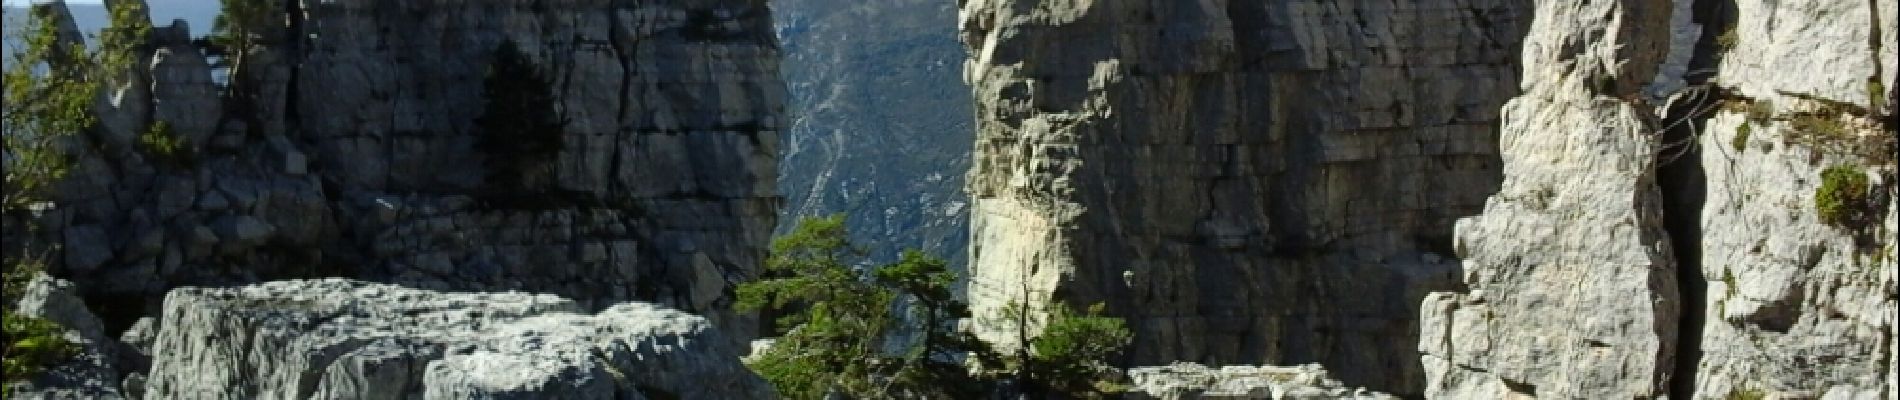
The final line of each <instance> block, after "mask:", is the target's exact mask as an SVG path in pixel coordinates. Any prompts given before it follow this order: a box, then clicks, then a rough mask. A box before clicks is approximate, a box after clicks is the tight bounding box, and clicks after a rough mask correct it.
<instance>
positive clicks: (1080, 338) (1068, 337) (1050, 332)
mask: <svg viewBox="0 0 1900 400" xmlns="http://www.w3.org/2000/svg"><path fill="white" fill-rule="evenodd" d="M1051 311H1052V312H1051V313H1050V315H1049V324H1048V325H1047V326H1044V327H1043V330H1042V334H1041V335H1037V336H1036V338H1035V339H1031V340H1030V341H1029V347H1030V348H1031V349H1034V350H1035V356H1034V357H1035V363H1034V365H1032V366H1031V367H1030V368H1031V371H1032V376H1034V377H1035V378H1037V379H1038V380H1039V381H1041V383H1043V384H1046V385H1048V386H1049V388H1051V389H1054V390H1056V391H1058V392H1061V393H1063V394H1066V395H1069V396H1075V397H1107V396H1109V395H1114V394H1117V393H1121V392H1123V391H1126V390H1127V389H1128V387H1127V386H1125V385H1123V384H1121V383H1120V379H1119V376H1118V375H1119V371H1117V370H1116V369H1115V368H1114V366H1112V365H1109V364H1108V362H1107V361H1106V360H1108V359H1109V358H1111V357H1113V356H1114V355H1115V353H1118V352H1120V351H1121V349H1122V348H1123V347H1127V346H1128V344H1129V343H1130V342H1132V341H1133V340H1134V335H1133V334H1131V333H1130V332H1129V331H1128V327H1127V326H1126V325H1125V324H1124V323H1123V322H1122V320H1121V319H1120V318H1109V317H1103V316H1102V305H1101V304H1095V305H1093V306H1090V307H1089V310H1088V314H1087V315H1077V314H1076V313H1075V311H1074V310H1071V309H1070V308H1069V307H1067V306H1064V305H1058V306H1056V307H1054V308H1053V310H1051Z"/></svg>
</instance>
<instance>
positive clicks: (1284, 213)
mask: <svg viewBox="0 0 1900 400" xmlns="http://www.w3.org/2000/svg"><path fill="white" fill-rule="evenodd" d="M962 4H963V8H962V14H961V24H962V25H961V27H962V30H963V34H964V37H963V41H964V44H965V45H966V46H967V47H968V48H969V51H970V52H971V53H972V55H971V60H970V61H969V62H968V64H966V67H965V79H966V80H967V81H968V82H970V84H971V86H972V90H973V92H974V93H975V98H976V101H977V109H976V113H977V138H976V148H975V155H974V157H975V159H974V161H973V166H972V167H971V171H970V175H969V176H968V178H967V179H968V191H969V192H970V194H971V196H972V197H973V208H972V211H971V213H972V215H971V231H972V232H971V235H972V236H971V242H972V243H971V250H970V278H971V282H970V288H969V297H970V300H971V303H972V305H973V306H974V308H975V309H976V312H977V313H978V314H979V319H983V318H982V317H984V316H993V315H994V314H995V312H996V310H998V309H1000V308H1001V307H1002V306H1004V305H1005V304H1008V303H1011V302H1028V303H1030V304H1034V305H1040V304H1046V303H1048V302H1051V301H1055V300H1061V301H1068V302H1071V303H1076V304H1088V303H1096V302H1104V303H1107V305H1108V309H1109V310H1110V311H1109V312H1110V313H1111V314H1113V315H1116V316H1120V317H1125V318H1127V319H1128V321H1129V324H1130V326H1131V327H1132V328H1133V329H1134V330H1135V333H1136V340H1135V344H1134V345H1133V347H1132V348H1131V350H1130V352H1129V355H1130V360H1128V361H1129V362H1130V363H1132V364H1135V365H1141V364H1149V365H1153V364H1161V363H1165V362H1169V361H1174V360H1185V361H1195V362H1202V363H1208V364H1215V365H1221V364H1236V363H1245V364H1253V363H1270V364H1292V363H1308V362H1319V363H1323V364H1325V365H1326V366H1327V368H1328V369H1330V370H1332V371H1333V372H1334V373H1335V374H1336V375H1337V376H1338V377H1339V378H1340V379H1341V380H1343V381H1345V382H1347V383H1349V384H1352V385H1363V386H1368V387H1372V388H1374V389H1378V390H1385V391H1391V392H1395V393H1418V392H1419V390H1420V383H1422V382H1423V378H1422V376H1421V375H1420V374H1421V371H1422V368H1421V367H1420V366H1419V364H1418V361H1417V360H1418V355H1417V353H1416V350H1415V346H1413V345H1412V343H1413V338H1415V337H1416V336H1415V335H1416V332H1417V329H1418V328H1417V326H1416V325H1415V321H1416V320H1417V317H1416V315H1417V314H1416V313H1417V308H1416V307H1417V304H1418V300H1419V299H1421V298H1422V297H1423V296H1424V295H1425V293H1426V292H1428V291H1430V290H1442V289H1447V288H1450V287H1451V286H1452V285H1453V284H1455V281H1456V269H1457V265H1456V262H1455V261H1452V260H1450V259H1449V258H1448V257H1449V256H1450V254H1451V253H1452V249H1451V247H1452V246H1451V232H1452V229H1451V227H1452V223H1453V221H1454V220H1455V219H1456V218H1458V217H1461V216H1466V215H1470V214H1473V213H1476V212H1477V211H1478V210H1479V208H1480V207H1481V206H1482V205H1483V201H1484V198H1485V196H1488V195H1490V194H1491V193H1493V192H1495V191H1496V189H1497V187H1498V185H1499V183H1500V179H1501V178H1500V166H1499V164H1498V155H1497V135H1496V131H1497V121H1498V109H1499V105H1501V104H1502V103H1503V102H1504V101H1505V100H1506V99H1508V98H1510V97H1511V96H1513V95H1515V94H1516V93H1517V87H1518V84H1517V82H1518V78H1517V71H1518V68H1517V67H1516V61H1517V59H1518V40H1519V38H1521V37H1522V36H1523V32H1524V29H1525V28H1526V26H1527V23H1528V21H1529V19H1528V17H1529V13H1528V12H1529V10H1530V7H1529V2H1528V1H1519V0H1477V1H1462V0H1461V1H1452V0H1432V1H1408V2H1389V1H1344V2H1312V1H1275V2H1265V1H1224V0H1210V1H1176V0H1152V1H1150V0H1094V1H1071V2H1037V1H1026V0H978V1H968V2H964V3H962ZM1013 326H1014V324H1012V323H1009V322H1006V321H997V320H995V319H994V318H992V319H991V320H990V321H988V322H986V323H983V324H980V326H979V331H980V333H982V334H983V335H984V336H985V337H986V338H988V339H990V340H992V341H995V342H1000V343H1002V344H1004V345H1006V346H1007V345H1010V344H1011V343H1013V339H1011V338H1013V337H1014V335H1013V334H1011V329H1012V327H1013Z"/></svg>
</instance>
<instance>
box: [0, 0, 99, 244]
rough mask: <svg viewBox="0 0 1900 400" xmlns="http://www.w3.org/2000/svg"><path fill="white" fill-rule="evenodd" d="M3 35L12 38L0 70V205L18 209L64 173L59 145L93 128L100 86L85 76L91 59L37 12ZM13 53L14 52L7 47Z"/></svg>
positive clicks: (49, 20)
mask: <svg viewBox="0 0 1900 400" xmlns="http://www.w3.org/2000/svg"><path fill="white" fill-rule="evenodd" d="M32 14H33V15H30V16H29V17H28V18H27V19H26V20H25V22H26V23H24V24H19V25H18V26H15V27H12V29H14V30H10V31H8V32H7V33H6V34H7V36H8V37H9V41H15V40H17V43H18V44H19V48H18V49H17V51H9V52H8V53H9V54H8V57H9V59H8V60H7V63H6V71H5V72H4V74H5V76H4V87H5V89H4V96H5V102H4V105H5V107H4V111H0V126H4V127H5V133H4V134H0V140H3V141H4V146H5V147H4V150H5V154H6V161H5V163H6V168H5V173H4V176H5V178H4V179H5V180H4V185H0V186H4V188H5V189H4V195H3V196H4V207H5V209H6V210H20V209H23V208H24V207H26V206H27V205H28V204H30V203H31V201H30V199H34V198H43V196H42V195H43V192H44V191H45V190H46V189H47V187H48V186H49V185H51V184H52V183H53V182H54V181H56V180H58V179H59V178H60V177H61V176H64V175H65V174H66V170H67V168H68V164H70V162H69V161H68V160H66V156H65V155H64V154H62V153H60V151H59V149H58V145H59V144H60V143H61V142H63V141H64V140H65V138H66V137H69V136H71V135H73V134H76V133H78V132H80V131H82V130H85V129H88V128H90V127H92V125H93V122H94V117H93V116H92V114H91V106H92V101H93V94H94V93H97V92H98V88H99V84H98V83H97V82H96V81H94V80H93V79H91V78H92V77H90V76H88V74H87V71H88V70H89V69H90V66H91V64H92V61H93V60H92V59H91V57H90V56H89V55H88V54H86V53H84V52H82V51H75V49H74V48H73V46H71V45H70V44H66V43H61V42H60V37H59V32H58V27H57V25H56V24H55V23H54V22H53V21H52V20H51V19H50V18H52V16H51V15H47V14H45V13H44V12H43V10H42V9H36V11H34V12H33V13H32ZM9 50H16V49H9Z"/></svg>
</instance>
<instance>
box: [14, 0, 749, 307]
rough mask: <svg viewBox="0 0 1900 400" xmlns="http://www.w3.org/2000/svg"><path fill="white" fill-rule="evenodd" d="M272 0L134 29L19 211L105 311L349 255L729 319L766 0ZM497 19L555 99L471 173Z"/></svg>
mask: <svg viewBox="0 0 1900 400" xmlns="http://www.w3.org/2000/svg"><path fill="white" fill-rule="evenodd" d="M128 1H131V0H128ZM269 4H281V5H282V7H280V8H276V9H274V10H272V11H271V14H270V15H271V17H268V18H264V20H266V21H270V22H267V23H265V24H262V25H260V26H255V27H252V30H253V32H255V34H254V35H253V36H252V37H253V39H254V41H255V42H256V43H257V46H256V47H254V48H251V49H248V50H239V49H223V50H225V52H224V53H223V54H219V52H216V51H208V50H207V49H206V48H205V47H204V46H203V44H204V43H203V42H202V41H194V40H193V39H192V37H193V35H195V34H197V33H194V32H190V29H189V28H187V27H186V26H183V25H182V24H179V25H174V26H168V27H160V28H158V29H155V30H154V31H153V35H152V41H151V46H150V47H149V50H148V51H146V52H145V53H143V54H141V55H140V57H141V59H143V60H148V62H145V63H141V68H139V69H138V70H136V71H132V72H130V73H128V74H126V75H124V76H122V77H120V79H119V80H118V81H115V82H113V83H112V84H113V90H112V92H111V93H109V94H108V95H107V96H105V98H103V99H101V102H100V103H101V104H100V106H99V107H98V109H99V114H100V117H101V124H100V129H96V130H95V131H94V132H89V133H88V134H86V135H83V136H81V137H78V138H77V140H76V141H75V146H73V148H75V149H77V151H78V154H76V155H77V157H76V160H77V162H78V165H77V166H76V167H75V169H74V170H73V171H72V173H70V174H69V177H70V178H71V179H69V180H68V181H67V182H63V183H62V184H61V186H60V188H59V190H58V193H57V194H56V196H55V198H53V199H51V200H53V204H55V205H56V207H55V208H53V209H51V210H49V211H47V212H45V213H43V214H42V215H40V216H38V217H37V220H38V221H39V222H40V224H39V225H40V226H42V227H44V228H46V231H47V232H49V233H48V235H49V236H48V237H46V239H49V240H57V241H61V242H64V243H65V244H66V245H65V246H64V248H63V249H62V250H61V253H60V254H58V255H56V256H55V257H54V258H55V261H56V263H55V265H53V267H52V272H54V273H55V274H57V275H61V276H67V277H72V278H73V279H75V280H78V281H80V282H79V283H80V287H81V288H82V289H84V290H85V291H86V292H87V295H88V296H87V297H88V298H89V299H92V300H93V302H94V303H95V307H94V308H95V310H99V311H100V312H101V313H102V314H103V315H102V316H103V317H105V319H107V321H108V325H115V324H116V325H118V326H117V327H114V328H113V329H122V328H123V327H124V326H123V325H124V324H125V323H129V322H130V320H131V319H132V317H133V316H136V315H138V314H141V313H155V312H156V311H158V310H157V309H156V306H157V304H158V303H157V301H156V299H157V298H158V296H160V295H162V294H163V293H164V291H166V290H168V289H170V288H172V287H175V286H182V285H203V284H230V283H244V282H254V281H259V280H272V279H283V278H294V277H310V276H349V277H359V278H365V279H371V280H377V281H383V282H391V283H399V284H404V285H408V286H415V287H422V288H433V289H453V290H527V291H535V292H545V293H554V294H559V295H562V296H565V297H568V298H572V299H575V300H576V301H578V302H580V303H581V304H583V305H585V306H587V307H596V308H597V307H605V306H607V305H609V304H613V303H616V302H621V301H626V300H635V299H639V300H647V301H652V302H658V303H662V304H666V305H670V306H674V307H679V308H681V309H685V310H688V311H693V312H697V313H704V314H706V315H707V316H708V317H709V318H711V319H712V320H713V321H714V322H715V323H716V324H718V325H720V326H721V327H722V329H725V330H727V331H728V332H729V333H730V334H731V336H732V338H733V339H734V340H742V339H744V338H747V337H750V336H752V329H753V328H752V325H753V324H752V322H751V321H750V319H749V318H745V317H741V316H738V315H735V314H733V313H732V312H731V311H729V310H727V308H728V307H727V304H728V303H729V302H730V299H731V296H730V293H731V290H730V289H731V287H732V286H733V285H735V284H736V282H739V281H742V280H745V279H748V278H750V277H752V276H753V275H755V273H756V271H757V270H758V268H759V263H760V261H761V259H762V257H763V256H764V254H763V253H764V245H765V242H766V240H767V237H768V235H769V234H770V232H771V229H772V227H773V226H774V223H775V219H776V207H777V204H778V202H779V201H778V197H777V196H776V194H775V193H776V188H775V185H776V170H777V163H776V159H777V158H776V154H777V152H778V150H777V146H778V129H779V123H780V120H781V118H782V117H783V116H782V112H783V103H784V97H785V96H784V94H783V88H782V86H781V84H780V82H779V79H778V47H777V41H776V39H775V38H774V36H773V33H772V29H771V22H772V19H771V17H770V11H769V9H768V8H767V7H766V5H765V1H763V0H705V1H665V0H653V1H614V0H574V1H558V2H488V1H455V0H413V1H407V0H406V1H373V0H341V1H328V0H326V1H290V2H275V3H269ZM510 41H511V42H513V43H515V44H517V45H518V47H519V49H520V53H521V54H523V56H524V57H523V58H525V59H526V61H527V62H528V63H529V64H531V65H533V66H534V67H535V68H536V69H538V70H539V71H540V72H541V74H542V75H544V76H545V77H546V79H547V81H548V82H547V86H548V89H549V92H551V93H552V97H553V104H552V108H553V109H554V110H556V113H558V114H559V115H558V119H559V120H560V121H563V122H564V125H563V126H562V127H561V129H558V130H557V131H547V132H540V133H538V135H540V136H536V137H533V138H531V139H532V140H536V141H541V140H546V141H550V142H552V143H558V147H556V148H555V150H554V151H553V152H552V153H551V154H550V155H549V157H548V158H547V159H548V160H549V161H547V162H546V163H545V165H541V166H539V168H538V169H545V170H546V171H549V172H548V173H547V174H546V176H545V177H544V178H542V179H541V180H540V181H539V182H540V184H539V185H538V186H537V187H535V188H533V189H532V190H522V189H520V188H512V187H507V186H503V185H497V184H495V183H494V182H490V181H488V179H486V178H485V175H488V174H489V173H490V172H493V171H494V170H496V169H498V168H503V167H499V166H496V165H493V164H494V163H493V162H492V159H495V158H497V157H501V156H506V154H500V153H504V152H496V151H493V150H489V151H483V150H481V149H479V148H478V147H477V146H476V145H475V144H476V142H477V141H478V139H477V138H478V137H480V135H482V134H483V133H484V132H482V131H481V128H480V126H478V125H477V124H476V120H477V118H478V117H479V116H480V114H481V113H482V112H483V111H482V110H483V109H484V104H485V102H487V101H490V100H493V99H490V98H488V97H487V95H486V94H485V93H484V88H483V83H482V82H483V74H484V72H485V71H487V70H488V68H489V66H490V65H491V63H492V62H494V59H495V57H496V54H497V49H498V48H499V47H500V45H501V44H502V43H503V42H510ZM160 123H162V124H160ZM161 125H162V126H163V127H164V128H155V127H157V126H161ZM151 137H159V138H170V139H172V140H175V142H176V143H178V144H179V146H180V147H179V148H178V149H176V150H172V151H155V150H154V149H153V148H152V147H151V146H148V145H146V144H145V143H148V142H149V141H148V140H147V139H148V138H151ZM523 140H529V139H523ZM13 217H17V216H13ZM8 226H9V229H13V228H14V227H17V226H20V225H19V224H12V223H10V224H9V225H8Z"/></svg>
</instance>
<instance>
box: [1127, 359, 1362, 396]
mask: <svg viewBox="0 0 1900 400" xmlns="http://www.w3.org/2000/svg"><path fill="white" fill-rule="evenodd" d="M1128 377H1129V379H1131V380H1133V381H1134V389H1133V390H1130V391H1129V393H1128V395H1127V396H1124V397H1126V398H1131V399H1159V400H1185V399H1260V400H1272V399H1314V400H1318V399H1364V400H1385V399H1390V400H1397V399H1398V397H1394V396H1392V395H1389V394H1384V393H1377V392H1372V391H1367V390H1365V389H1358V388H1347V387H1345V386H1343V385H1341V384H1340V383H1339V381H1338V380H1334V379H1332V378H1330V377H1327V376H1326V370H1325V369H1324V368H1320V366H1318V365H1310V364H1309V365H1303V366H1298V367H1271V366H1267V367H1255V366H1241V365H1230V366H1226V367H1221V368H1208V367H1205V366H1201V365H1199V364H1191V363H1177V364H1173V365H1168V366H1163V367H1140V368H1131V369H1129V370H1128Z"/></svg>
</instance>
